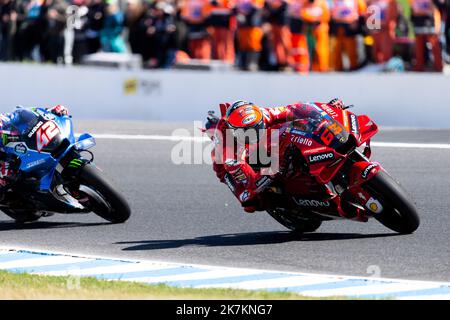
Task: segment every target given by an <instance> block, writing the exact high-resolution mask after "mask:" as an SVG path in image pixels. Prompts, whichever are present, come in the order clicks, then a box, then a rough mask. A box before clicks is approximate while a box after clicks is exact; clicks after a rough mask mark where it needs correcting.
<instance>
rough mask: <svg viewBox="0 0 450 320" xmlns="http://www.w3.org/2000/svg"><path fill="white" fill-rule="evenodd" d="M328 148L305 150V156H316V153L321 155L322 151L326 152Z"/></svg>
mask: <svg viewBox="0 0 450 320" xmlns="http://www.w3.org/2000/svg"><path fill="white" fill-rule="evenodd" d="M326 150H327V147H318V148H314V149H308V150H305V152H304V154H306V155H308V154H315V153H320V152H322V151H326Z"/></svg>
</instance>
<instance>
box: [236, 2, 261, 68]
mask: <svg viewBox="0 0 450 320" xmlns="http://www.w3.org/2000/svg"><path fill="white" fill-rule="evenodd" d="M263 5H264V0H237V2H236V14H237V17H236V18H237V43H238V52H239V67H240V68H241V69H242V70H256V69H257V68H258V62H259V57H260V54H261V51H262V37H263V31H262V9H263Z"/></svg>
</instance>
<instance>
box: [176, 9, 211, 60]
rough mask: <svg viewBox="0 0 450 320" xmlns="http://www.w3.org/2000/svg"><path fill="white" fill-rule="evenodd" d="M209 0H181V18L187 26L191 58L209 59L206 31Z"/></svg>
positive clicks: (209, 50) (209, 49)
mask: <svg viewBox="0 0 450 320" xmlns="http://www.w3.org/2000/svg"><path fill="white" fill-rule="evenodd" d="M210 9H211V6H210V3H209V0H183V2H182V3H181V18H182V20H183V21H184V22H185V23H186V26H187V38H188V40H187V41H188V51H189V55H190V57H191V58H193V59H200V60H209V59H211V50H212V48H211V40H210V37H209V34H208V31H207V26H208V25H207V17H208V16H209V12H210Z"/></svg>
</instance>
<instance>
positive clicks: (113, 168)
mask: <svg viewBox="0 0 450 320" xmlns="http://www.w3.org/2000/svg"><path fill="white" fill-rule="evenodd" d="M178 127H186V128H188V129H189V130H190V131H191V132H192V131H193V126H192V124H171V125H167V124H158V123H141V122H112V121H105V122H98V121H96V122H93V121H92V122H91V121H79V122H76V131H77V132H84V131H88V132H91V133H94V134H95V133H99V134H102V133H103V134H105V133H108V134H134V135H136V134H139V135H165V136H167V135H171V133H172V131H173V129H175V128H178ZM373 141H380V142H407V143H450V130H448V131H445V130H430V131H422V130H388V129H385V130H381V132H380V133H379V135H377V136H376V138H375V139H374V140H373ZM177 143H178V142H173V141H168V140H138V139H131V140H124V139H110V138H103V139H97V146H96V147H95V148H94V149H93V151H94V153H95V156H96V158H95V159H96V163H97V164H98V165H99V166H100V167H101V168H102V169H103V170H104V171H105V172H106V174H107V175H108V176H109V177H110V178H111V180H113V181H114V182H115V184H116V185H117V186H118V188H119V189H120V190H121V191H122V192H123V193H124V194H125V196H126V197H127V198H128V200H129V203H130V204H131V207H132V211H133V213H132V217H131V218H130V220H129V221H128V222H127V223H126V224H121V225H111V224H108V223H106V222H104V221H103V220H102V219H101V218H99V217H97V216H95V215H93V214H89V215H55V216H53V217H49V218H43V219H42V220H41V221H40V222H37V223H33V224H28V225H25V226H23V227H19V228H18V227H17V226H16V225H15V224H14V223H12V222H11V220H9V218H8V217H7V216H6V215H1V216H0V245H4V246H11V247H14V246H20V247H29V248H35V249H45V250H55V251H63V252H72V253H83V254H91V255H101V256H109V257H126V258H138V259H148V260H160V261H169V262H184V263H195V264H209V265H220V266H230V267H249V268H260V269H271V270H284V271H299V272H312V273H328V274H330V273H331V274H342V275H357V276H372V275H376V276H379V277H386V278H401V279H418V280H436V281H450V249H449V243H450V234H449V230H448V229H449V227H450V214H449V209H450V197H449V191H450V149H432V148H430V149H418V148H385V147H374V148H373V154H372V159H374V160H377V161H379V162H381V163H382V164H383V166H384V167H385V168H386V169H387V170H388V171H389V172H390V173H391V174H392V175H393V176H394V177H396V178H397V179H398V180H399V181H400V182H401V183H402V184H403V186H404V187H405V188H406V189H407V190H408V191H409V193H410V194H411V196H412V198H413V199H414V201H415V202H416V205H417V207H418V209H419V213H420V215H421V219H422V224H421V226H420V227H419V229H418V230H417V231H416V233H414V234H412V235H397V234H395V233H393V232H391V231H390V230H389V229H387V228H385V227H383V226H382V225H380V224H379V223H378V222H377V221H376V220H371V221H369V222H368V223H358V222H349V221H339V222H337V221H332V222H327V223H324V224H323V225H322V227H321V228H320V229H319V230H318V231H317V232H315V233H312V234H306V235H304V236H303V237H302V238H294V237H293V236H291V235H290V233H289V232H288V231H287V230H286V229H285V228H284V227H283V226H281V225H280V224H278V223H277V222H276V221H275V220H273V219H272V218H271V217H270V216H269V215H268V214H266V213H263V212H259V213H254V214H246V213H244V211H243V210H241V208H240V206H239V205H238V203H237V200H236V199H235V198H234V196H233V195H232V194H231V193H230V191H229V190H228V188H227V187H226V186H225V185H223V184H220V183H218V181H217V179H216V177H215V175H214V173H213V171H212V169H211V167H210V166H209V165H205V164H203V165H200V164H196V165H194V164H193V165H175V164H173V163H172V161H171V150H172V148H173V146H175V145H176V144H177Z"/></svg>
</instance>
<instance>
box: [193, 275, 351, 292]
mask: <svg viewBox="0 0 450 320" xmlns="http://www.w3.org/2000/svg"><path fill="white" fill-rule="evenodd" d="M344 280H345V279H333V278H328V277H306V276H300V277H295V276H294V277H286V278H277V279H261V280H251V281H242V282H236V283H219V284H211V285H201V286H197V287H196V288H219V287H220V288H235V289H247V290H252V289H262V288H264V289H265V288H287V287H297V286H308V285H316V284H322V283H328V282H329V283H332V282H340V281H344Z"/></svg>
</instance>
